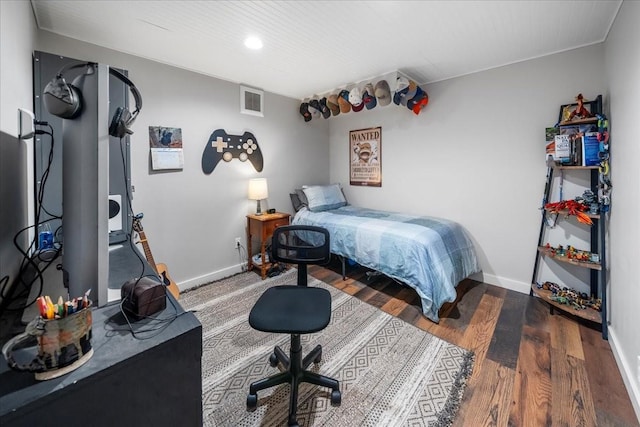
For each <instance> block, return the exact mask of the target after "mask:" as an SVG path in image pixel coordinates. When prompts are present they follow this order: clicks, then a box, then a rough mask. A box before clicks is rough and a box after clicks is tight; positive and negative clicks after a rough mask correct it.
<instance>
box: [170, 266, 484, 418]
mask: <svg viewBox="0 0 640 427" xmlns="http://www.w3.org/2000/svg"><path fill="white" fill-rule="evenodd" d="M296 274H297V271H296V270H295V269H292V270H289V271H287V272H285V273H283V274H281V275H280V276H277V277H274V278H271V279H267V280H264V281H263V280H259V277H258V276H256V274H255V273H242V274H238V275H236V276H233V277H230V278H228V279H224V280H221V281H218V282H214V283H211V284H208V285H205V286H201V287H199V288H196V289H193V290H190V291H187V292H185V293H183V294H181V299H180V302H181V304H182V305H183V307H184V308H185V309H190V310H194V311H196V316H197V317H198V319H199V320H200V322H201V323H202V334H203V337H202V338H203V344H202V345H203V355H202V410H203V419H204V425H205V426H283V425H286V424H287V415H288V404H289V401H288V397H289V386H288V385H282V386H278V387H274V388H272V389H268V390H264V391H260V392H258V408H257V409H256V410H255V411H254V412H247V410H246V398H247V393H248V391H249V384H250V383H252V382H253V381H256V380H258V379H261V378H264V377H267V376H270V375H273V374H274V373H276V372H277V369H278V368H272V367H271V366H270V365H269V362H268V360H269V355H270V354H271V352H272V351H273V347H274V346H275V345H280V346H281V347H282V349H283V350H284V351H285V353H287V354H288V351H289V340H290V337H289V335H282V334H269V333H265V332H259V331H254V330H253V329H252V328H251V327H250V326H249V323H248V320H247V319H248V316H249V311H250V310H251V307H252V306H253V304H254V303H255V301H256V300H257V299H258V297H259V296H260V295H261V294H262V293H263V292H264V291H265V290H266V289H267V288H268V287H270V286H275V285H282V284H292V285H294V284H295V283H296V282H295V281H296ZM256 279H258V281H256ZM309 286H317V287H322V288H325V289H328V290H329V291H330V292H331V295H332V316H331V323H330V324H329V326H328V327H327V328H326V329H324V330H323V331H321V332H318V333H314V334H309V335H303V336H302V347H303V353H304V354H306V353H307V352H308V351H309V350H311V349H312V348H313V347H315V345H316V344H322V348H323V353H322V362H321V363H319V364H318V365H314V364H312V365H311V366H310V368H311V369H314V370H316V371H317V372H320V373H322V374H324V375H327V376H330V377H333V378H335V379H337V380H338V381H340V389H341V391H342V403H341V405H340V406H339V407H333V406H331V403H330V400H329V395H330V390H329V389H327V388H323V387H317V386H314V385H311V384H306V383H303V384H302V385H301V386H300V390H299V397H298V423H299V424H300V425H301V426H355V425H358V426H385V427H386V426H407V425H410V426H422V425H425V426H427V425H429V426H447V425H450V424H451V422H452V421H453V418H454V417H455V414H456V412H457V410H458V405H459V403H460V400H461V398H462V393H463V391H464V388H465V384H466V379H467V378H468V377H469V375H470V374H471V372H472V369H473V357H474V356H473V353H472V352H470V351H468V350H465V349H462V348H460V347H458V346H455V345H453V344H450V343H448V342H446V341H443V340H441V339H439V338H437V337H434V336H433V335H430V334H428V333H427V332H425V331H422V330H420V329H419V328H416V327H414V326H413V325H410V324H408V323H406V322H404V321H402V320H400V319H397V318H395V317H393V316H391V315H389V314H387V313H385V312H383V311H381V310H379V309H377V308H375V307H373V306H371V305H369V304H367V303H365V302H362V301H360V300H359V299H357V298H355V297H352V296H350V295H348V294H346V293H344V292H342V291H340V290H338V289H335V288H333V287H332V286H329V285H327V284H325V283H323V282H320V281H318V280H316V279H314V278H312V277H309Z"/></svg>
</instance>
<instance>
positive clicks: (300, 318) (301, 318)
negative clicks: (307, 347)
mask: <svg viewBox="0 0 640 427" xmlns="http://www.w3.org/2000/svg"><path fill="white" fill-rule="evenodd" d="M330 320H331V294H330V293H329V291H327V290H326V289H321V288H308V287H306V286H287V285H283V286H274V287H272V288H269V289H267V290H266V291H265V292H264V293H263V294H262V295H261V296H260V298H259V299H258V301H257V302H256V303H255V305H254V306H253V309H251V313H250V314H249V324H250V325H251V327H252V328H254V329H257V330H259V331H263V332H276V333H287V334H309V333H312V332H318V331H320V330H322V329H324V328H325V327H326V326H327V325H328V324H329V321H330Z"/></svg>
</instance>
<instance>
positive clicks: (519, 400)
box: [309, 263, 640, 427]
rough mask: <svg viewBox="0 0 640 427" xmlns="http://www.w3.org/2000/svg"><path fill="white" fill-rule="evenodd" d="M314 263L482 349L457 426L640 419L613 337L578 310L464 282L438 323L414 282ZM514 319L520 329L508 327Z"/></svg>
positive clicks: (365, 295) (333, 279)
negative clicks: (372, 278)
mask: <svg viewBox="0 0 640 427" xmlns="http://www.w3.org/2000/svg"><path fill="white" fill-rule="evenodd" d="M309 271H310V274H312V275H313V276H314V277H316V278H318V279H320V280H323V281H325V282H326V283H329V284H331V285H333V286H335V287H336V288H338V289H342V290H344V291H345V292H347V293H349V294H351V295H356V297H359V298H362V299H365V300H369V301H377V302H382V301H385V302H384V303H383V304H382V306H381V309H383V310H385V311H386V312H387V313H390V314H392V315H394V316H397V317H399V318H401V319H403V320H405V321H407V322H409V323H411V324H413V325H414V326H416V327H418V328H421V329H423V330H425V331H427V332H429V333H431V334H433V335H435V336H437V337H439V338H442V339H444V340H446V341H449V342H451V343H453V344H456V345H459V346H461V347H464V348H468V349H472V350H473V351H474V352H475V354H476V360H475V363H474V370H473V375H472V377H471V378H470V379H469V380H468V382H467V388H466V390H465V393H464V396H463V399H462V402H461V405H460V410H459V412H458V415H457V417H456V419H455V422H454V425H456V426H479V425H497V426H506V425H510V426H514V427H520V426H529V425H531V426H549V425H553V426H581V425H584V426H590V425H598V426H616V427H618V426H630V427H640V424H639V423H638V419H637V417H636V415H635V413H634V410H633V406H632V404H631V400H630V399H629V395H628V393H627V391H626V388H625V386H624V383H623V382H622V377H621V375H620V372H619V370H618V368H617V365H616V362H615V359H614V357H613V353H612V352H611V347H610V345H609V343H608V341H606V340H603V339H602V336H601V333H600V331H599V330H597V329H591V328H590V327H587V326H584V325H583V324H580V323H577V320H576V318H575V317H574V316H569V315H566V314H563V313H559V312H557V311H556V314H555V315H551V314H550V311H549V307H548V305H546V304H544V303H543V302H542V301H540V300H539V298H535V297H530V296H528V295H526V294H515V295H514V294H513V293H512V291H509V290H506V289H504V288H500V287H496V286H493V285H488V284H486V283H478V282H474V281H468V280H467V281H463V282H461V283H460V284H459V285H458V288H459V289H457V291H458V296H457V298H456V302H454V303H452V304H449V305H447V306H446V307H443V309H442V310H441V312H440V317H441V320H440V323H438V324H436V323H434V322H432V321H430V320H428V319H427V318H425V317H424V316H423V315H422V306H421V304H420V300H419V298H418V297H417V294H416V293H415V292H414V291H413V290H412V289H410V288H407V287H406V286H403V285H400V284H397V283H396V282H394V281H388V280H387V281H381V282H378V283H377V284H375V285H373V286H370V285H369V283H368V282H367V280H366V276H365V272H366V271H368V270H366V269H364V268H362V267H351V268H350V269H349V270H348V278H347V280H342V273H341V270H340V265H339V264H335V263H334V264H332V265H330V266H328V267H327V268H323V267H318V268H315V267H310V269H309ZM383 284H384V286H383ZM365 289H368V290H365ZM376 293H379V294H383V295H379V296H375V294H376ZM518 311H520V313H521V315H520V319H518V315H517V312H518ZM514 322H517V324H516V326H515V328H514V329H516V330H518V331H519V335H520V337H519V338H516V335H518V333H515V332H514V334H513V335H512V334H511V332H510V331H509V328H512V327H514ZM514 355H515V357H517V359H516V361H515V369H512V368H511V367H510V366H512V365H513V364H514V359H513V357H514Z"/></svg>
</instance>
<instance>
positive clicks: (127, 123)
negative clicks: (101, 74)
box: [109, 67, 142, 138]
mask: <svg viewBox="0 0 640 427" xmlns="http://www.w3.org/2000/svg"><path fill="white" fill-rule="evenodd" d="M109 74H111V75H112V76H114V77H116V78H117V79H118V80H120V81H121V82H123V83H124V84H126V85H127V86H129V90H130V91H131V94H132V95H133V99H134V100H135V102H136V109H135V110H134V111H133V113H131V112H129V110H128V109H127V108H126V107H118V108H116V112H115V114H114V115H113V118H112V119H111V124H110V125H109V135H111V136H115V137H116V138H124V137H125V136H126V135H127V134H128V135H131V134H132V133H133V131H132V130H131V125H132V124H133V122H134V121H135V120H136V117H138V114H139V113H140V109H141V108H142V96H141V95H140V92H139V91H138V88H136V85H134V84H133V82H132V81H131V80H129V79H128V78H127V77H126V76H125V75H124V74H122V73H121V72H119V71H118V70H115V69H113V68H111V67H109Z"/></svg>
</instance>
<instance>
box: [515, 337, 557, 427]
mask: <svg viewBox="0 0 640 427" xmlns="http://www.w3.org/2000/svg"><path fill="white" fill-rule="evenodd" d="M549 349H550V337H549V333H548V332H545V331H542V330H539V329H536V328H532V327H530V326H527V325H524V326H523V328H522V339H521V341H520V349H519V353H518V355H519V357H518V365H517V368H516V377H515V383H514V386H513V397H512V398H513V404H512V406H511V413H510V414H509V425H510V426H514V427H518V426H523V425H535V426H550V425H551V380H550V378H551V356H550V354H549Z"/></svg>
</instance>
